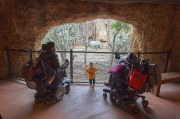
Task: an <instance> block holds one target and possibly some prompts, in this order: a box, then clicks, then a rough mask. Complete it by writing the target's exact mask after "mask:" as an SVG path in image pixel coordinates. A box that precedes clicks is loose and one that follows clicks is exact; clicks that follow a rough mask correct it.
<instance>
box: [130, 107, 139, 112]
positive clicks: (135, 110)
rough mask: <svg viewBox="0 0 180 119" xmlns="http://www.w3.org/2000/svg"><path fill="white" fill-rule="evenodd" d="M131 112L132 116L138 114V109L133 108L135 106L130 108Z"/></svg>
mask: <svg viewBox="0 0 180 119" xmlns="http://www.w3.org/2000/svg"><path fill="white" fill-rule="evenodd" d="M131 112H132V113H134V114H137V113H138V112H139V110H138V108H137V107H135V106H132V108H131Z"/></svg>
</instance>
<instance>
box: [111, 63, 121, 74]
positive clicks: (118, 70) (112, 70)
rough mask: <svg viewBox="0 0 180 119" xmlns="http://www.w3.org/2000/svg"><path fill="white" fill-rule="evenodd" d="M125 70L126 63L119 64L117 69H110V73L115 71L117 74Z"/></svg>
mask: <svg viewBox="0 0 180 119" xmlns="http://www.w3.org/2000/svg"><path fill="white" fill-rule="evenodd" d="M123 70H124V65H121V64H119V65H118V66H117V67H116V68H115V69H111V70H109V71H108V73H114V74H117V75H120V74H121V73H122V72H123Z"/></svg>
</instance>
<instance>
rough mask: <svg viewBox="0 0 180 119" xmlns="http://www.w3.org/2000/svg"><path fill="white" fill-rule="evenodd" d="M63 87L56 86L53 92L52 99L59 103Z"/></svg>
mask: <svg viewBox="0 0 180 119" xmlns="http://www.w3.org/2000/svg"><path fill="white" fill-rule="evenodd" d="M64 93H65V92H64V87H63V86H61V85H60V86H58V87H57V88H56V89H55V90H54V92H53V97H54V98H55V99H56V100H57V101H60V100H62V98H63V97H64Z"/></svg>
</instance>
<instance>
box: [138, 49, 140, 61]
mask: <svg viewBox="0 0 180 119" xmlns="http://www.w3.org/2000/svg"><path fill="white" fill-rule="evenodd" d="M140 59H141V51H138V60H140Z"/></svg>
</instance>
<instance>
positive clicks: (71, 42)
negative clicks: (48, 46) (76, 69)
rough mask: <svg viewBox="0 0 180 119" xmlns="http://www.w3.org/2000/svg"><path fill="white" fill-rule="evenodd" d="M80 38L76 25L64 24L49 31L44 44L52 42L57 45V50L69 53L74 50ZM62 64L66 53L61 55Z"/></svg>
mask: <svg viewBox="0 0 180 119" xmlns="http://www.w3.org/2000/svg"><path fill="white" fill-rule="evenodd" d="M79 37H80V32H79V31H77V30H76V24H74V23H71V24H64V25H61V26H55V27H53V28H52V29H50V30H49V32H48V33H47V34H46V36H45V38H44V39H43V44H44V43H47V42H48V41H52V42H54V43H55V45H56V50H58V51H67V50H69V49H74V47H75V46H76V40H78V39H79ZM61 58H62V62H64V61H65V59H66V53H61Z"/></svg>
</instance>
